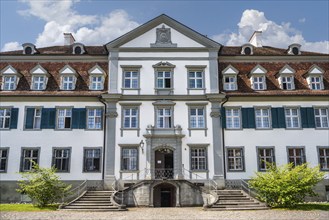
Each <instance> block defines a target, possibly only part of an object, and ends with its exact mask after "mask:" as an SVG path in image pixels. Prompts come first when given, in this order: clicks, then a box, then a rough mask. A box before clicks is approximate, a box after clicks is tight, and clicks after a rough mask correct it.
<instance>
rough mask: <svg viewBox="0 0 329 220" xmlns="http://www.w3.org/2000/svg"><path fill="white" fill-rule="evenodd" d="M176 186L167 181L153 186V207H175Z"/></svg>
mask: <svg viewBox="0 0 329 220" xmlns="http://www.w3.org/2000/svg"><path fill="white" fill-rule="evenodd" d="M176 191H177V190H176V187H175V186H174V185H172V184H169V183H161V184H159V185H157V186H155V187H154V188H153V205H154V207H175V206H176Z"/></svg>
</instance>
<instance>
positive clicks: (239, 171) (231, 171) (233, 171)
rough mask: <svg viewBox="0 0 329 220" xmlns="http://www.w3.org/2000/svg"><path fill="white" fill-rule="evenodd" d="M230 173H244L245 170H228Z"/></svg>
mask: <svg viewBox="0 0 329 220" xmlns="http://www.w3.org/2000/svg"><path fill="white" fill-rule="evenodd" d="M227 172H228V173H244V172H246V171H245V170H227Z"/></svg>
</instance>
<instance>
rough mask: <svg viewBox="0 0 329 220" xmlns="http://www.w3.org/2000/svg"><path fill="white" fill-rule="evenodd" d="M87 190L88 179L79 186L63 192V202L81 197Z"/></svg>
mask: <svg viewBox="0 0 329 220" xmlns="http://www.w3.org/2000/svg"><path fill="white" fill-rule="evenodd" d="M86 190H87V180H85V181H83V182H82V183H81V184H80V185H79V186H77V187H75V188H73V189H71V190H69V191H67V192H65V193H63V195H62V204H64V203H68V202H71V201H73V200H74V199H76V198H79V197H80V196H81V195H82V194H83V193H84V192H85V191H86Z"/></svg>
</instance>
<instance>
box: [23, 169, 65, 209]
mask: <svg viewBox="0 0 329 220" xmlns="http://www.w3.org/2000/svg"><path fill="white" fill-rule="evenodd" d="M55 172H56V168H55V167H51V168H41V167H40V166H39V165H38V164H36V163H33V169H32V170H31V171H29V172H25V173H21V175H22V177H23V178H24V179H25V180H20V181H19V183H18V185H19V187H20V188H19V189H17V192H19V193H23V194H27V195H28V196H29V197H30V198H31V199H32V201H33V203H34V204H35V205H36V206H38V207H45V206H47V205H48V204H52V203H54V202H56V201H58V199H59V198H61V197H62V195H63V194H64V193H65V192H67V191H68V190H69V189H70V188H71V185H67V184H64V183H63V182H62V181H61V180H60V179H59V176H58V175H56V173H55Z"/></svg>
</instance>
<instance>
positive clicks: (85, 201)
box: [61, 191, 126, 212]
mask: <svg viewBox="0 0 329 220" xmlns="http://www.w3.org/2000/svg"><path fill="white" fill-rule="evenodd" d="M114 193H115V191H87V192H86V193H85V194H83V195H82V196H81V197H79V198H77V199H76V200H74V201H72V202H71V203H69V204H68V205H66V206H63V207H61V210H66V211H93V212H95V211H100V212H105V211H124V210H126V209H125V207H123V206H120V205H119V204H117V203H116V202H115V201H114V200H113V194H114Z"/></svg>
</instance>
